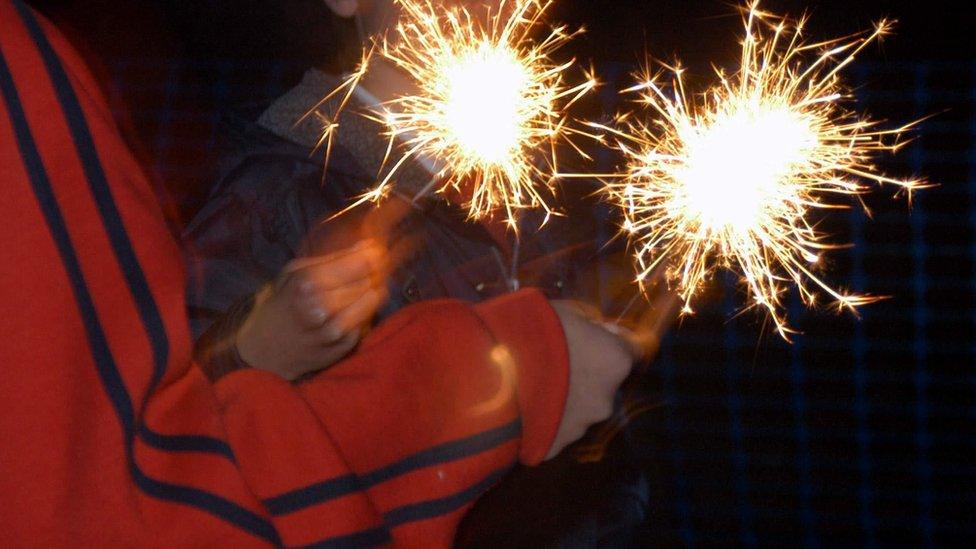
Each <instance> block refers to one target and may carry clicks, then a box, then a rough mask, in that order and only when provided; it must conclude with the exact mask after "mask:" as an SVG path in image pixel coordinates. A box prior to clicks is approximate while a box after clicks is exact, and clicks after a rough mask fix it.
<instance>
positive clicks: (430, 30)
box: [322, 0, 596, 230]
mask: <svg viewBox="0 0 976 549" xmlns="http://www.w3.org/2000/svg"><path fill="white" fill-rule="evenodd" d="M396 1H397V4H398V5H399V6H400V8H401V17H400V20H399V22H398V24H397V25H396V27H395V28H394V29H393V30H392V31H391V32H390V33H389V34H388V35H387V36H384V37H381V38H379V39H377V40H376V42H375V46H374V48H373V50H371V54H369V55H367V56H365V57H364V62H363V63H362V65H361V69H360V70H358V71H356V72H355V73H353V75H352V76H351V77H350V78H349V79H347V80H346V82H345V83H344V84H343V85H342V87H340V89H339V90H337V91H336V92H333V94H342V93H345V92H346V91H349V90H353V89H354V88H355V87H356V86H357V85H358V83H359V80H360V79H361V78H362V76H363V74H364V72H365V71H367V70H368V66H369V63H370V59H371V58H373V57H378V58H381V59H383V60H384V61H386V62H388V63H389V64H391V65H393V66H395V67H398V68H399V69H400V70H401V71H403V72H404V73H405V74H407V75H408V76H409V77H410V80H411V81H412V82H413V84H414V85H415V87H416V91H414V92H412V93H409V94H406V95H402V96H400V97H397V98H394V99H392V100H390V101H387V102H385V103H382V104H380V105H376V106H375V108H374V110H373V112H372V113H371V114H369V116H370V117H371V118H373V119H374V120H375V121H377V122H379V123H380V124H382V125H383V127H385V128H386V132H387V136H388V137H389V144H388V148H387V158H386V160H385V161H384V163H383V167H382V168H381V169H380V173H379V174H378V180H379V183H378V184H377V186H376V187H375V188H374V189H372V190H371V191H369V192H367V193H366V194H365V195H363V196H362V197H361V199H360V200H359V201H358V202H357V203H356V204H354V206H355V205H359V204H362V203H364V202H368V201H377V200H380V199H382V198H383V197H384V196H386V195H387V194H388V193H389V192H390V188H391V187H392V186H394V185H395V181H396V178H397V174H398V172H399V171H400V169H401V168H402V167H403V166H404V164H405V163H407V162H409V161H411V160H413V161H420V162H421V163H422V164H424V165H426V166H428V167H429V169H431V170H432V171H433V172H435V178H434V181H433V182H432V183H431V185H430V186H429V187H430V188H429V189H427V190H433V191H436V192H439V193H442V194H444V196H445V197H447V198H449V199H456V198H457V197H458V196H460V197H463V198H461V199H460V201H461V202H462V204H463V206H464V207H465V208H466V209H467V211H468V215H469V217H471V218H483V217H486V216H489V215H492V214H493V213H495V212H496V211H498V212H504V215H505V216H506V219H507V221H508V223H509V226H510V227H512V228H513V230H514V229H515V227H516V223H515V220H516V218H517V215H518V213H519V211H520V210H523V209H526V208H542V209H543V210H544V211H545V212H546V213H547V216H546V219H548V214H552V213H553V210H552V206H551V203H550V202H551V197H552V195H553V192H554V190H555V188H554V186H555V177H554V174H555V172H556V165H557V153H556V150H557V147H558V146H559V145H560V144H568V145H569V146H571V147H573V148H574V149H575V150H576V151H577V152H579V153H580V154H581V155H583V156H584V157H585V156H586V155H585V153H583V151H582V150H580V149H579V147H577V146H576V145H575V144H574V143H573V140H572V136H574V135H581V134H583V132H582V126H581V125H579V124H575V123H574V121H573V120H572V119H571V118H570V117H569V116H568V114H567V110H568V109H569V108H570V107H571V106H572V105H573V103H575V102H576V101H577V100H578V99H579V98H580V97H582V96H583V95H584V94H586V93H587V92H588V91H590V90H591V89H593V88H594V87H595V86H596V79H595V77H594V76H593V74H592V71H583V73H584V75H585V79H584V81H583V82H581V83H578V84H575V85H574V84H569V83H567V74H568V72H569V71H570V69H571V68H572V67H573V65H574V61H569V62H565V63H557V62H555V61H554V60H553V59H552V54H553V53H554V52H555V51H556V50H558V49H559V48H560V47H562V46H563V45H564V44H565V43H566V42H568V41H569V40H571V39H572V38H573V37H574V36H576V35H577V34H578V33H579V32H580V31H570V30H568V29H567V27H565V26H556V27H551V26H549V25H548V24H547V23H545V22H544V15H545V13H546V11H547V10H548V9H549V8H550V7H551V6H552V4H553V2H554V0H502V1H501V2H500V3H499V4H498V6H497V9H494V10H493V9H491V8H490V7H488V6H485V7H484V11H483V12H482V11H477V12H473V11H471V10H468V9H465V8H463V7H453V8H445V7H444V6H442V5H440V3H438V2H434V1H433V0H396ZM542 28H544V29H546V30H547V34H545V37H544V38H543V39H541V40H536V39H534V38H533V36H534V35H536V34H538V32H539V30H540V29H542ZM336 128H337V126H336V125H334V124H327V125H326V129H325V131H324V132H323V138H322V143H323V144H325V145H328V143H330V141H331V137H332V134H333V133H334V132H335V131H336ZM574 128H575V129H574ZM448 190H455V191H458V192H456V193H447V191H448Z"/></svg>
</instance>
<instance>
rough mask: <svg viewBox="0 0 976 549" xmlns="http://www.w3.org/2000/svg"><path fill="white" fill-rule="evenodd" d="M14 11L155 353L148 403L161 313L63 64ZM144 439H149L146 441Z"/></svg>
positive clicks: (157, 437) (203, 448) (157, 372)
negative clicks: (43, 71)
mask: <svg viewBox="0 0 976 549" xmlns="http://www.w3.org/2000/svg"><path fill="white" fill-rule="evenodd" d="M14 6H15V7H16V8H17V11H18V12H19V14H20V16H21V19H22V21H23V23H24V26H25V27H26V28H27V31H28V33H29V34H30V36H31V39H32V40H33V41H34V44H35V45H36V46H37V49H38V51H39V52H40V54H41V57H42V58H43V60H44V65H45V68H46V69H47V73H48V76H49V77H50V79H51V83H52V84H53V86H54V90H55V93H56V95H57V98H58V102H59V103H60V104H61V109H62V111H63V114H64V117H65V120H66V122H67V124H68V129H69V131H70V132H71V137H72V139H73V141H74V144H75V148H76V150H77V153H78V158H79V159H80V160H81V164H82V169H83V170H84V173H85V178H86V179H87V181H88V186H89V188H90V189H91V192H92V195H93V197H94V199H95V204H96V206H97V208H98V212H99V216H100V217H101V219H102V224H103V226H104V228H105V232H106V235H107V236H108V238H109V242H110V243H111V245H112V249H113V251H114V252H115V256H116V259H117V261H118V262H119V267H120V268H121V270H122V273H123V275H124V277H125V280H126V284H127V285H128V286H129V293H130V295H131V296H132V298H133V300H134V302H135V304H136V308H137V310H138V311H139V317H140V319H141V321H142V324H143V327H144V328H145V331H146V335H147V337H148V338H149V343H150V346H151V347H152V353H153V375H152V379H151V381H150V383H149V387H148V388H147V391H146V400H148V398H149V396H150V395H152V394H153V393H154V392H155V389H156V387H157V386H158V384H159V381H160V380H161V379H162V377H163V375H164V374H165V373H166V365H167V362H168V361H169V350H170V349H169V338H168V336H167V334H166V328H165V326H164V324H163V320H162V317H161V315H160V313H159V308H158V306H157V305H156V302H155V300H154V299H153V295H152V292H151V291H150V289H149V283H148V281H147V280H146V276H145V273H143V271H142V267H141V266H140V264H139V260H138V258H137V257H136V254H135V251H134V249H133V247H132V242H131V241H130V240H129V235H128V233H127V232H126V229H125V225H124V224H123V222H122V216H121V214H120V213H119V210H118V207H117V206H116V204H115V199H114V198H113V197H112V191H111V189H110V187H109V185H108V180H107V178H106V175H105V170H104V168H103V167H102V164H101V161H100V160H99V157H98V151H97V150H96V148H95V141H94V139H93V138H92V135H91V131H90V129H89V127H88V123H87V122H86V120H85V115H84V112H83V110H82V108H81V104H80V103H79V101H78V97H77V95H76V94H75V90H74V88H73V87H72V85H71V81H70V79H69V78H68V74H67V73H66V72H65V70H64V66H63V65H62V63H61V59H60V58H59V57H58V54H57V52H55V51H54V48H53V47H52V46H51V44H50V42H49V41H48V39H47V36H45V34H44V31H43V30H42V29H41V27H40V25H39V24H38V22H37V19H36V18H35V17H34V14H33V12H31V10H30V9H29V8H28V7H27V6H26V5H24V3H23V1H22V0H16V1H15V2H14ZM113 385H115V386H118V387H122V390H123V391H124V390H125V389H124V385H122V384H121V383H116V384H113ZM145 404H146V401H145V400H144V401H143V403H142V405H141V406H140V407H139V410H140V413H139V415H138V416H135V417H133V416H132V415H131V414H129V417H128V418H127V421H128V422H129V423H128V425H129V426H130V427H131V426H132V421H133V420H135V421H139V422H141V421H142V411H143V410H144V409H145ZM130 406H131V404H130ZM138 434H139V435H140V438H142V439H143V440H144V441H145V442H146V443H147V444H149V445H150V446H153V447H156V448H158V449H160V450H166V451H197V452H208V453H214V454H217V455H222V456H226V457H229V458H231V459H233V452H232V451H231V448H230V446H228V445H227V443H226V442H224V441H222V440H220V439H217V438H213V437H207V436H204V435H172V434H161V433H155V432H153V431H152V430H151V429H150V428H149V427H148V426H144V425H140V426H139V429H138ZM144 435H150V436H148V437H144Z"/></svg>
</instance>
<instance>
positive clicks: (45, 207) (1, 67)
mask: <svg viewBox="0 0 976 549" xmlns="http://www.w3.org/2000/svg"><path fill="white" fill-rule="evenodd" d="M14 4H15V6H17V8H18V9H19V10H20V13H21V15H22V16H24V17H25V20H26V18H27V17H29V18H30V21H33V24H34V27H35V28H36V29H37V30H40V29H39V27H37V22H36V20H34V19H33V15H32V14H31V13H30V11H29V10H28V9H27V8H26V6H24V5H23V4H22V3H21V2H20V1H19V0H17V1H15V2H14ZM48 46H49V45H48ZM0 93H2V94H3V97H4V100H5V102H6V105H7V111H8V113H9V118H10V121H11V125H12V126H13V129H14V133H15V135H16V139H17V145H18V148H19V150H20V154H21V158H22V159H23V162H24V168H25V170H26V171H27V174H28V177H29V179H30V183H31V186H32V188H33V191H34V195H35V197H36V199H37V201H38V205H39V207H40V209H41V213H42V214H43V215H44V218H45V222H46V224H47V226H48V230H49V231H50V233H51V237H52V239H53V240H54V243H55V245H56V247H57V249H58V253H59V255H60V256H61V262H62V264H63V266H64V268H65V271H66V273H67V276H68V281H69V284H70V285H71V290H72V293H73V295H74V297H75V301H76V304H77V306H78V310H79V313H80V315H81V318H82V322H83V323H84V326H85V333H86V336H87V339H88V344H89V346H90V348H91V352H92V358H93V360H94V361H95V365H96V369H97V371H98V375H99V378H100V380H101V382H102V384H103V386H104V388H105V391H106V393H107V394H108V397H109V400H110V401H111V403H112V407H113V409H114V410H115V412H116V414H117V416H118V418H119V421H120V423H121V426H122V428H123V433H124V439H125V453H126V461H127V465H128V468H129V471H130V474H131V475H132V478H133V481H134V482H135V484H136V485H137V486H139V487H140V489H142V491H143V492H145V493H146V494H148V495H151V496H154V497H157V498H160V499H164V500H168V501H174V502H178V503H183V504H186V505H190V506H192V507H196V508H198V509H200V510H203V511H205V512H208V513H210V514H211V515H213V516H215V517H217V518H220V519H222V520H225V521H228V522H229V523H231V524H234V525H236V526H238V527H239V528H241V529H242V530H244V531H246V532H249V533H251V534H253V535H255V536H257V537H260V538H262V539H264V540H266V541H268V542H270V543H274V544H280V540H279V538H278V534H277V532H276V531H275V529H274V527H273V526H272V525H271V523H270V522H268V521H266V520H265V519H263V518H262V517H260V516H258V515H256V514H255V513H252V512H251V511H249V510H247V509H245V508H243V507H241V506H239V505H237V504H236V503H233V502H231V501H229V500H226V499H224V498H221V497H220V496H217V495H214V494H211V493H208V492H206V491H203V490H199V489H196V488H191V487H187V486H181V485H177V484H172V483H167V482H161V481H158V480H156V479H153V478H151V477H149V476H147V475H146V474H145V473H143V471H142V470H141V469H140V468H139V465H138V464H137V463H136V462H135V459H134V455H133V436H134V429H133V427H134V425H135V422H134V421H135V418H134V414H133V408H132V401H131V400H130V396H129V394H128V393H127V392H126V390H125V386H124V384H123V381H122V378H121V375H120V373H119V370H118V368H117V366H116V364H115V361H114V358H113V357H112V355H111V352H110V350H109V346H108V342H107V339H106V337H105V333H104V331H103V330H102V327H101V324H100V323H99V321H98V316H97V313H96V309H95V305H94V302H93V300H92V297H91V294H90V292H89V290H88V287H87V284H86V282H85V280H84V275H83V273H82V269H81V265H80V262H79V261H78V256H77V253H76V252H75V249H74V246H73V244H72V242H71V238H70V235H69V233H68V229H67V225H66V223H65V220H64V216H63V214H62V213H61V210H60V207H59V205H58V203H57V199H56V197H55V194H54V190H53V188H52V187H51V183H50V179H49V177H48V172H47V169H46V168H45V167H44V164H43V161H42V159H41V155H40V153H39V151H38V149H37V143H36V141H35V139H34V136H33V134H32V132H31V129H30V125H29V123H28V121H27V116H26V114H25V113H24V109H23V106H22V104H21V101H20V95H19V93H18V91H17V88H16V84H15V83H14V78H13V75H12V74H11V72H10V68H9V65H8V64H7V60H6V58H5V56H4V55H3V52H0Z"/></svg>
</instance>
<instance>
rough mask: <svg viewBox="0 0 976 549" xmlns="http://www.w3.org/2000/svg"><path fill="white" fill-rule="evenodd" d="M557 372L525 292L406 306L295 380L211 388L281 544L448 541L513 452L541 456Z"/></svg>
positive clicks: (261, 379)
mask: <svg viewBox="0 0 976 549" xmlns="http://www.w3.org/2000/svg"><path fill="white" fill-rule="evenodd" d="M567 372H568V358H567V353H566V344H565V341H564V338H563V335H562V328H561V326H560V323H559V320H558V318H557V317H556V315H555V313H554V312H553V311H552V309H551V308H550V307H549V305H548V303H547V302H546V300H545V298H544V297H543V296H542V295H541V294H540V293H538V292H537V291H534V290H527V291H522V292H519V293H517V294H513V295H510V296H506V297H503V298H500V299H498V300H494V301H491V302H488V303H485V304H483V305H479V306H477V307H471V306H469V305H466V304H462V303H460V302H456V301H436V302H430V303H425V304H421V305H415V306H413V307H410V308H408V309H406V310H404V311H402V312H401V313H400V314H398V315H396V316H395V317H393V318H391V319H390V320H389V321H388V322H387V323H385V324H384V325H382V326H380V327H379V328H378V329H377V330H376V331H375V332H373V333H372V334H371V335H370V337H369V338H368V339H367V340H366V341H365V342H364V344H363V345H362V348H361V350H360V351H359V352H358V353H357V354H356V355H354V356H352V357H351V358H349V359H348V360H345V361H343V362H341V363H340V364H338V365H336V366H334V367H333V368H331V369H329V370H327V371H326V372H323V373H321V374H319V375H318V376H316V377H315V378H314V379H312V380H311V381H309V382H306V383H304V384H302V385H299V386H295V387H293V386H291V385H288V384H287V383H285V382H283V381H280V380H278V379H277V378H276V377H274V376H272V375H270V374H266V373H263V372H259V371H242V372H236V373H233V374H230V375H229V376H227V377H226V378H224V379H222V380H221V381H219V382H218V383H217V388H218V398H219V400H220V401H221V404H222V407H223V414H224V417H225V422H226V425H227V427H228V432H229V437H230V442H231V445H232V446H233V447H234V449H235V453H236V454H237V456H238V462H239V464H240V467H241V470H242V471H243V473H244V475H245V477H246V479H247V480H248V481H249V484H250V485H251V486H252V488H253V489H254V490H255V492H256V493H257V494H258V496H259V497H260V498H261V499H262V500H263V501H264V503H265V505H266V506H267V507H268V509H269V511H270V512H271V514H272V516H274V517H275V521H276V526H277V527H278V530H279V532H281V535H282V538H283V541H285V543H287V544H307V543H313V542H317V541H321V540H322V539H330V540H333V541H334V540H336V539H351V538H350V536H361V537H362V539H371V537H375V538H376V539H380V538H382V536H383V535H384V534H387V533H392V539H393V541H395V542H396V543H397V544H398V545H407V546H425V545H429V544H434V545H444V546H446V545H449V544H450V543H451V540H452V538H453V534H454V530H455V528H456V525H457V522H458V520H459V519H460V517H461V516H462V515H463V513H464V511H465V510H466V509H467V508H468V507H469V506H470V504H471V503H472V502H473V501H474V499H476V498H477V496H479V495H480V494H481V493H482V492H484V491H485V490H487V488H489V487H490V486H491V485H492V484H494V483H495V482H496V481H497V480H498V479H499V478H500V477H501V476H502V475H503V474H504V473H505V472H506V471H507V470H508V469H509V468H510V467H511V466H512V465H513V464H514V462H515V461H516V459H517V458H518V457H521V459H522V461H523V462H526V463H537V462H538V461H540V460H541V459H542V457H543V456H544V455H545V454H546V452H547V451H548V449H549V447H550V446H551V444H552V439H553V437H554V436H555V432H556V429H557V427H558V424H559V421H560V419H561V414H562V408H563V405H564V401H565V396H566V386H567V382H568V379H567V375H568V374H567ZM272 448H273V450H271V449H272ZM295 464H301V465H300V467H296V466H295ZM309 471H315V473H314V475H313V476H312V477H311V478H310V477H309ZM323 516H328V517H329V518H330V520H329V521H323V520H322V517H323ZM312 533H314V535H312Z"/></svg>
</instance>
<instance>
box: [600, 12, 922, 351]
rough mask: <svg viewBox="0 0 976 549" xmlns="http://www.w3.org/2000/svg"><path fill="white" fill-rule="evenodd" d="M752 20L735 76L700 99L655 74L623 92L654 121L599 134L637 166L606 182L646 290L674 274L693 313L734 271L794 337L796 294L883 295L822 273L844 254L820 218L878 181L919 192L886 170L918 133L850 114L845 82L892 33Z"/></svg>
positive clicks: (856, 299) (851, 302) (844, 301)
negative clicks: (836, 34)
mask: <svg viewBox="0 0 976 549" xmlns="http://www.w3.org/2000/svg"><path fill="white" fill-rule="evenodd" d="M744 13H745V18H744V19H745V20H744V22H745V28H746V34H745V38H744V39H743V42H742V58H741V65H740V67H739V69H738V71H737V72H735V73H734V74H732V75H726V74H725V73H723V72H721V71H719V72H718V76H719V79H720V83H719V84H718V85H716V86H714V87H713V88H711V89H709V90H708V91H707V92H706V93H705V94H703V95H701V96H699V98H697V99H696V100H694V101H692V100H689V99H688V96H687V95H686V92H685V89H684V81H683V78H682V71H681V69H680V68H672V71H673V73H674V77H673V79H672V81H671V85H670V86H664V85H661V84H659V83H658V82H657V79H656V77H655V75H652V74H649V73H645V74H643V75H641V80H642V82H641V83H640V84H638V85H637V86H634V87H633V88H630V89H629V90H625V91H627V92H638V93H639V94H640V100H641V102H642V103H644V104H645V105H647V106H648V107H649V108H650V109H651V110H652V111H653V113H654V115H655V116H656V119H655V120H653V121H651V122H648V123H645V122H641V121H639V120H636V121H635V120H634V119H632V118H631V117H630V116H628V115H623V116H621V117H619V118H618V120H617V124H616V125H614V126H604V125H597V126H596V127H598V128H600V129H602V130H604V131H606V132H608V133H610V134H611V135H614V136H615V137H616V141H617V145H618V147H619V148H620V150H621V151H622V152H623V153H624V155H625V156H626V157H627V159H628V166H627V168H626V170H625V171H624V172H623V173H619V174H609V176H608V177H607V178H606V180H607V184H606V189H607V192H608V194H609V196H610V198H611V200H612V201H613V202H615V203H616V204H618V205H619V206H620V207H621V208H622V211H623V214H624V225H623V229H624V231H625V232H626V233H628V235H629V237H630V238H631V241H632V242H633V243H634V245H635V246H636V251H635V259H636V262H637V266H638V281H639V282H641V283H643V282H644V281H645V280H646V279H647V278H648V277H649V276H650V275H651V273H652V272H654V271H656V270H657V268H658V267H664V269H665V273H666V278H667V280H668V281H669V283H670V284H671V285H672V286H673V287H674V288H675V289H676V290H677V292H678V293H679V294H680V295H681V297H682V299H683V300H684V302H685V308H684V310H685V312H686V313H687V312H691V301H692V299H693V297H694V296H695V295H696V293H697V292H698V291H699V290H700V289H701V288H702V286H703V285H704V284H705V282H706V281H707V280H708V279H709V278H710V277H711V276H712V274H713V272H714V270H715V269H716V268H727V269H731V270H733V271H735V272H737V273H738V274H739V275H741V277H742V281H743V284H744V286H745V287H746V289H747V291H748V293H749V296H750V305H749V306H750V307H761V308H763V309H765V310H767V311H768V312H769V314H770V316H771V318H772V319H773V321H774V323H775V326H776V330H777V331H778V332H779V334H780V335H781V336H782V337H784V338H788V334H789V333H790V329H789V327H788V326H787V324H786V319H785V316H784V314H783V311H782V306H783V296H784V295H785V292H786V290H787V285H788V284H792V285H793V286H795V287H796V288H797V289H798V291H799V295H800V297H801V299H802V300H803V302H804V303H805V304H807V305H813V304H814V303H815V302H816V300H817V295H818V293H819V292H818V290H819V291H821V292H823V293H826V294H827V295H828V296H829V297H830V298H831V299H832V300H834V301H835V302H836V303H837V304H838V306H839V307H841V308H847V309H850V310H853V309H854V308H855V307H857V306H859V305H863V304H866V303H869V302H871V301H874V300H876V299H878V298H874V297H869V296H860V295H852V294H846V293H842V292H840V291H838V290H834V289H833V288H831V287H830V286H829V285H827V284H826V283H825V282H823V281H822V280H821V279H820V278H819V277H818V276H817V275H816V274H815V273H814V267H815V266H816V265H817V264H818V262H819V260H820V257H821V254H822V253H823V252H824V251H826V250H830V249H833V248H837V247H838V246H836V245H832V244H829V243H827V242H825V239H826V235H825V234H824V233H823V232H822V230H819V229H818V228H817V221H818V219H817V218H816V217H815V214H816V213H817V212H818V211H823V210H825V209H831V208H846V207H848V205H847V204H846V203H840V202H839V201H838V200H837V199H840V198H850V197H851V196H855V195H859V194H862V193H865V192H867V191H869V190H870V188H871V186H870V184H875V185H877V184H891V185H895V186H897V188H899V189H900V190H902V191H906V192H911V191H912V190H914V189H918V188H921V187H923V186H924V183H923V182H922V181H919V180H897V179H892V178H889V177H886V176H885V175H883V174H882V173H879V172H878V171H877V169H876V168H875V166H874V160H875V156H876V155H877V154H878V153H879V152H894V151H896V150H897V149H898V148H899V147H900V146H901V145H903V143H902V142H900V137H901V135H902V134H903V133H904V132H906V131H907V130H908V129H910V128H911V127H912V126H913V125H914V123H913V124H908V125H906V126H903V127H900V128H896V129H891V130H883V129H878V124H877V123H876V122H873V121H870V120H866V119H864V118H863V117H862V116H860V115H858V114H856V113H854V112H852V111H850V110H848V109H847V108H846V107H845V106H844V105H845V104H846V103H847V102H849V101H850V99H851V98H850V94H849V92H848V90H847V89H846V88H845V87H844V86H843V84H842V83H841V81H840V79H839V76H838V73H839V72H840V70H841V69H842V68H844V67H845V66H847V65H848V64H850V63H851V62H852V61H853V59H854V56H855V55H856V54H857V53H858V52H860V51H861V50H862V49H863V48H864V47H865V46H866V45H867V44H869V43H871V42H873V41H874V40H876V39H878V38H880V37H881V36H883V35H884V34H886V33H887V32H888V30H889V27H890V25H889V23H887V22H884V21H883V22H881V23H879V24H878V26H877V28H875V30H874V31H873V32H871V33H864V34H860V35H855V36H851V37H847V38H843V39H836V40H828V41H824V42H820V43H815V44H806V43H804V42H803V40H802V38H801V35H802V28H803V25H804V22H805V20H804V19H800V20H799V21H797V22H796V23H795V24H793V23H792V22H791V21H789V20H787V19H786V18H782V17H777V16H774V15H772V14H769V13H766V12H763V11H760V10H759V7H758V1H755V2H753V3H751V4H750V6H749V7H748V8H747V9H745V10H744ZM791 27H792V28H791ZM812 52H817V53H816V55H813V56H811V55H810V54H811V53H812Z"/></svg>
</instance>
